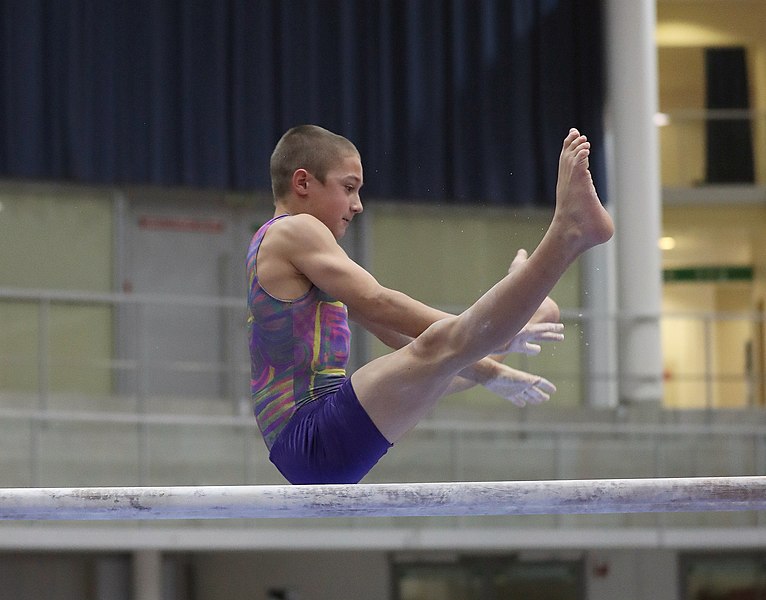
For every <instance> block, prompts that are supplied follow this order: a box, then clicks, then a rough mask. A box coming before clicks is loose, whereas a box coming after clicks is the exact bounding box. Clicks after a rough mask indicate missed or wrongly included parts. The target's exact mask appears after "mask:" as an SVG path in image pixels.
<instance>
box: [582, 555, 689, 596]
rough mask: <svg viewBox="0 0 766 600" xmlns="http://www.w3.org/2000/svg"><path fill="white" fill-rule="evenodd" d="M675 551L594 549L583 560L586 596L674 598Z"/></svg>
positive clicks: (676, 588)
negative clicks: (585, 559) (584, 564)
mask: <svg viewBox="0 0 766 600" xmlns="http://www.w3.org/2000/svg"><path fill="white" fill-rule="evenodd" d="M677 563H678V561H677V555H676V553H675V552H673V551H671V550H610V551H603V550H597V551H593V552H591V553H590V554H589V556H588V559H587V561H586V581H587V586H586V587H587V598H588V600H615V599H617V598H619V600H676V599H677V598H678V579H677Z"/></svg>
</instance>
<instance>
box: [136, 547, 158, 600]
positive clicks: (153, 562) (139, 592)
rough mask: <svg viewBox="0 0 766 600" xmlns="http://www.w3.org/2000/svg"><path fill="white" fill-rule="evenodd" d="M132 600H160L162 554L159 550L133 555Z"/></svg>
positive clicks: (138, 552)
mask: <svg viewBox="0 0 766 600" xmlns="http://www.w3.org/2000/svg"><path fill="white" fill-rule="evenodd" d="M133 600H162V553H161V552H160V551H159V550H137V551H136V552H134V553H133Z"/></svg>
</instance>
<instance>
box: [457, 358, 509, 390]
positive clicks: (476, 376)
mask: <svg viewBox="0 0 766 600" xmlns="http://www.w3.org/2000/svg"><path fill="white" fill-rule="evenodd" d="M501 368H502V367H501V363H499V362H497V361H494V360H492V359H491V358H482V359H481V360H480V361H478V362H475V363H473V364H472V365H470V366H468V367H466V368H465V369H463V370H462V371H460V376H461V377H465V378H466V379H470V380H471V381H473V382H475V383H478V384H480V385H483V384H485V383H487V382H488V381H491V380H493V379H495V378H496V377H497V376H498V374H499V373H500V369H501Z"/></svg>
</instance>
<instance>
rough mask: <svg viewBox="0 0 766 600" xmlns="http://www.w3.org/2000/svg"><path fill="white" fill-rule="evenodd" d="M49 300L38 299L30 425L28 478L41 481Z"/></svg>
mask: <svg viewBox="0 0 766 600" xmlns="http://www.w3.org/2000/svg"><path fill="white" fill-rule="evenodd" d="M49 360H50V300H47V299H45V298H42V299H40V303H39V304H38V307H37V412H38V416H37V417H36V418H33V419H32V421H31V423H30V427H31V432H30V433H31V435H30V479H31V482H32V485H33V486H39V485H41V483H42V478H41V472H42V465H41V462H42V448H41V444H42V432H43V429H44V427H45V420H44V419H45V418H46V416H47V413H48V407H49V404H50V363H49Z"/></svg>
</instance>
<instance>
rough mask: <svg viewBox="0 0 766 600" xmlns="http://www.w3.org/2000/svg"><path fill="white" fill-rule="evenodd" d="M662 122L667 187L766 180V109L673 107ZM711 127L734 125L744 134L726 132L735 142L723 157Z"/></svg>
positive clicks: (758, 183)
mask: <svg viewBox="0 0 766 600" xmlns="http://www.w3.org/2000/svg"><path fill="white" fill-rule="evenodd" d="M657 124H658V125H659V126H660V130H659V133H660V135H659V139H660V149H661V164H662V183H663V185H664V186H665V187H668V188H690V187H700V186H705V185H708V184H721V183H724V184H731V185H756V186H764V185H766V111H757V110H737V109H729V110H704V109H686V110H673V111H669V112H667V113H661V114H659V115H658V116H657ZM711 127H712V128H719V129H722V130H723V133H725V129H726V128H727V127H729V128H731V129H732V131H733V132H735V133H736V137H737V138H739V139H736V140H735V139H733V138H734V136H731V135H730V136H727V137H728V143H730V144H732V147H731V148H728V149H727V151H726V153H725V154H724V155H723V156H717V155H715V153H711V145H712V143H713V140H711V136H712V135H714V133H713V131H715V129H711ZM743 163H748V164H743ZM729 166H730V167H731V168H729ZM748 172H751V173H752V175H751V176H748V175H747V173H748ZM743 174H744V175H743Z"/></svg>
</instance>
